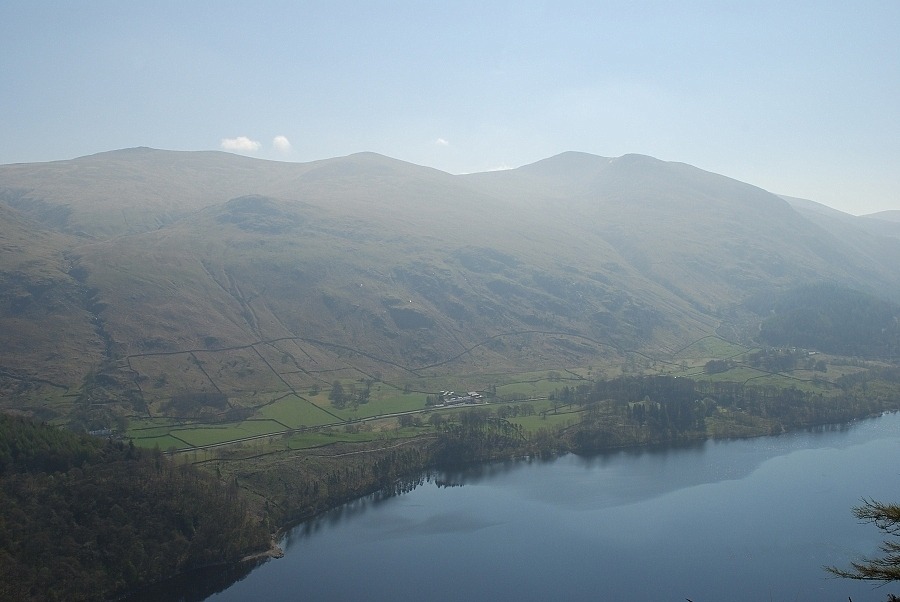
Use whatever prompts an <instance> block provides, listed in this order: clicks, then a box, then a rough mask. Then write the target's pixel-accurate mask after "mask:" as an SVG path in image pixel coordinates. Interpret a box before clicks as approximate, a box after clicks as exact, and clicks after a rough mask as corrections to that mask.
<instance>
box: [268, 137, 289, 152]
mask: <svg viewBox="0 0 900 602" xmlns="http://www.w3.org/2000/svg"><path fill="white" fill-rule="evenodd" d="M272 146H274V147H275V150H277V151H278V152H279V153H289V152H291V141H290V140H288V139H287V136H275V137H274V138H273V139H272Z"/></svg>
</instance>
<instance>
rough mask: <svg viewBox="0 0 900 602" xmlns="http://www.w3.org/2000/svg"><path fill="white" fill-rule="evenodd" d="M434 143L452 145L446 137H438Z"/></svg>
mask: <svg viewBox="0 0 900 602" xmlns="http://www.w3.org/2000/svg"><path fill="white" fill-rule="evenodd" d="M434 143H435V144H436V145H438V146H450V142H448V141H447V139H446V138H438V139H437V140H435V141H434Z"/></svg>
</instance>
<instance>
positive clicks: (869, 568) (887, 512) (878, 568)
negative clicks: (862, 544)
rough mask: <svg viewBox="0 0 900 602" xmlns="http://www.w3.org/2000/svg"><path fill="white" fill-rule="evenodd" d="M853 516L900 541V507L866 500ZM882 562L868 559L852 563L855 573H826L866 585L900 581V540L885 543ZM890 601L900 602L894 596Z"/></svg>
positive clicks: (834, 571) (840, 570)
mask: <svg viewBox="0 0 900 602" xmlns="http://www.w3.org/2000/svg"><path fill="white" fill-rule="evenodd" d="M853 514H854V516H856V518H858V519H859V520H860V521H862V522H864V523H874V524H875V526H876V527H878V529H879V530H880V531H881V532H882V533H884V534H886V535H889V536H891V537H892V538H897V537H900V505H897V504H882V503H881V502H876V501H874V500H865V499H864V500H863V505H862V506H857V507H856V508H854V509H853ZM879 547H880V548H881V551H882V552H884V555H883V556H881V557H879V558H865V559H863V560H862V561H860V562H851V563H850V566H851V567H853V568H852V569H851V570H845V569H839V568H837V567H833V566H830V567H826V569H827V570H828V571H829V572H830V573H833V574H835V575H837V576H839V577H845V578H847V579H859V580H862V581H884V582H886V583H887V582H890V581H900V540H897V539H887V540H885V541H884V542H882V544H881V546H879ZM888 600H892V601H898V600H900V598H897V597H896V596H894V595H890V596H889V597H888Z"/></svg>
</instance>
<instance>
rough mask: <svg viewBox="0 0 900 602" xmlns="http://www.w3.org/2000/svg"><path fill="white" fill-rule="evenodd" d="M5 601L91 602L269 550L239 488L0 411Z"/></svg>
mask: <svg viewBox="0 0 900 602" xmlns="http://www.w3.org/2000/svg"><path fill="white" fill-rule="evenodd" d="M0 508H2V509H3V510H2V519H0V575H2V576H3V578H2V579H0V599H2V600H97V599H105V598H108V597H110V596H112V595H115V594H116V593H119V592H122V591H126V590H128V589H130V588H133V587H136V586H140V585H143V584H147V583H150V582H152V581H155V580H159V579H162V578H165V577H169V576H171V575H173V574H176V573H178V572H182V571H185V570H188V569H191V568H195V567H199V566H204V565H208V564H216V563H222V562H227V561H234V560H237V559H239V558H240V557H242V556H243V555H245V554H247V553H248V552H250V551H253V550H257V551H259V550H265V549H266V547H267V546H268V543H269V534H268V532H267V530H266V529H264V528H263V527H262V526H261V525H260V524H259V521H258V519H256V518H254V517H253V516H251V515H250V513H248V512H247V508H246V506H245V505H244V503H243V502H242V500H241V498H240V497H239V495H238V491H237V488H236V487H235V486H234V485H230V486H226V485H223V484H222V483H220V482H219V481H218V479H216V478H215V477H214V476H213V475H211V474H208V473H205V472H202V471H200V470H197V469H195V468H193V467H191V466H187V465H183V464H175V463H173V462H172V461H171V460H169V459H168V458H165V457H163V455H162V454H161V453H159V452H158V451H157V452H146V451H141V450H139V449H135V448H134V447H132V446H130V445H127V444H124V443H122V442H116V441H108V440H107V441H103V440H99V439H95V438H90V437H87V436H80V435H76V434H74V433H71V432H68V431H64V430H61V429H57V428H54V427H49V426H44V425H39V424H35V423H33V422H30V421H27V420H24V419H19V418H12V417H9V416H5V415H0Z"/></svg>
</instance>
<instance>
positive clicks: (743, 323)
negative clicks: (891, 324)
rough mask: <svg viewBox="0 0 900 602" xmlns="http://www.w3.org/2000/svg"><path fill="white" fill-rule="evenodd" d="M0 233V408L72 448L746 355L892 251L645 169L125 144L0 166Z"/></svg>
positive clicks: (562, 158) (680, 173) (883, 285)
mask: <svg viewBox="0 0 900 602" xmlns="http://www.w3.org/2000/svg"><path fill="white" fill-rule="evenodd" d="M0 212H2V217H3V218H4V219H3V220H2V221H0V224H2V226H0V227H2V229H0V242H2V245H3V248H4V254H3V260H2V264H0V269H2V273H0V278H2V279H3V282H4V283H5V284H6V286H5V287H4V289H3V290H4V296H3V300H2V302H3V305H2V307H0V332H3V333H5V334H4V344H3V345H2V347H0V382H2V387H3V388H2V390H3V391H4V395H3V404H4V405H5V406H6V407H19V408H26V409H28V410H29V411H31V412H33V413H36V414H39V415H42V416H44V417H47V418H52V417H53V416H58V415H66V416H75V417H76V422H77V423H78V424H81V425H83V426H84V427H85V428H106V427H109V426H120V425H121V424H123V422H124V421H125V420H129V419H134V418H136V417H143V418H144V419H148V420H149V419H153V418H154V417H159V416H167V415H169V414H170V413H171V402H172V400H173V399H175V398H177V397H178V396H183V395H195V396H196V395H200V394H212V395H218V396H221V398H222V399H225V400H226V402H227V403H225V404H224V405H222V406H221V407H219V408H218V409H217V408H215V407H211V408H206V409H202V408H201V409H198V410H197V412H201V413H204V412H205V413H210V412H211V413H214V414H216V413H218V414H217V415H222V416H224V415H225V414H226V413H227V412H236V411H239V412H238V413H239V414H240V415H241V416H246V415H248V414H247V412H250V415H252V413H253V412H254V411H257V409H258V408H259V407H261V404H262V405H265V404H266V403H269V402H271V401H272V400H273V399H276V398H281V397H283V396H284V395H285V394H289V393H290V394H298V393H299V392H301V391H302V390H305V389H307V388H309V387H318V386H323V385H324V386H327V385H328V384H330V383H331V382H332V381H333V380H335V379H344V378H348V379H370V380H384V381H386V382H392V383H394V384H396V385H398V386H400V384H401V383H404V382H406V383H410V382H413V383H415V382H417V381H420V380H421V379H424V378H427V377H430V376H434V375H459V374H469V375H471V376H469V377H467V378H468V382H469V383H470V384H471V386H479V385H483V384H485V383H487V377H484V378H482V377H479V376H478V375H479V374H481V375H487V374H490V373H495V372H502V371H506V370H518V371H525V370H546V369H558V368H565V367H571V366H589V365H593V364H596V363H598V362H599V363H604V362H606V363H608V364H609V365H613V364H615V363H616V362H619V361H621V359H622V358H623V357H624V356H625V355H627V354H628V353H630V352H633V351H634V352H642V353H652V354H653V355H655V356H656V357H663V358H664V357H666V354H669V353H671V352H672V351H673V350H676V349H678V348H680V347H682V346H684V345H686V344H688V343H690V342H691V341H694V340H696V339H698V338H700V337H703V336H706V335H709V334H713V333H717V332H718V333H720V334H724V335H726V336H728V337H732V338H735V337H737V338H747V337H750V336H753V334H754V333H755V332H756V328H757V327H758V324H759V321H760V317H759V316H757V315H754V314H753V313H752V312H750V311H748V310H747V309H746V307H748V306H747V303H746V302H747V301H748V300H750V299H757V300H758V299H760V298H772V297H773V295H774V294H775V293H776V292H777V291H779V290H785V289H788V288H790V287H793V286H796V285H797V284H804V283H812V282H819V281H830V282H837V283H841V284H842V285H844V286H847V287H849V288H853V289H858V290H863V291H867V292H870V293H873V294H877V295H881V296H891V295H896V294H897V292H900V273H897V271H896V269H895V268H894V266H895V265H897V262H896V259H897V258H900V245H898V241H897V240H896V239H894V238H892V237H890V236H873V235H872V234H871V233H869V232H866V231H864V230H861V229H857V230H854V227H853V226H852V225H850V224H844V223H843V222H842V221H841V220H834V219H831V220H830V221H828V222H827V223H826V222H825V221H821V220H817V219H813V218H811V217H810V216H809V215H807V214H806V213H805V212H803V211H798V210H797V209H796V208H794V207H792V206H791V204H789V203H788V202H787V201H785V200H784V199H782V198H781V197H778V196H775V195H773V194H770V193H768V192H766V191H764V190H762V189H760V188H757V187H754V186H752V185H750V184H745V183H742V182H738V181H736V180H732V179H729V178H727V177H724V176H720V175H716V174H712V173H709V172H705V171H703V170H700V169H697V168H695V167H691V166H689V165H685V164H681V163H669V162H663V161H659V160H657V159H653V158H651V157H645V156H640V155H626V156H624V157H619V158H604V157H597V156H593V155H587V154H584V153H564V154H562V155H558V156H556V157H552V158H549V159H546V160H544V161H539V162H537V163H535V164H532V165H527V166H524V167H521V168H519V169H514V170H508V171H501V172H490V173H483V174H471V175H465V176H453V175H450V174H446V173H443V172H440V171H436V170H433V169H429V168H425V167H420V166H416V165H412V164H409V163H404V162H401V161H397V160H394V159H390V158H388V157H384V156H380V155H375V154H371V153H361V154H357V155H351V156H348V157H340V158H334V159H327V160H323V161H316V162H312V163H305V164H292V163H278V162H271V161H261V160H256V159H250V158H245V157H238V156H234V155H230V154H226V153H218V152H196V153H194V152H172V151H160V150H153V149H129V150H124V151H113V152H109V153H101V154H99V155H93V156H90V157H82V158H79V159H74V160H71V161H60V162H53V163H44V164H33V165H29V164H19V165H6V166H0ZM826 217H828V216H826ZM756 309H757V311H764V310H765V308H763V309H762V310H760V309H759V308H756ZM203 399H212V398H211V397H206V398H203Z"/></svg>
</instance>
